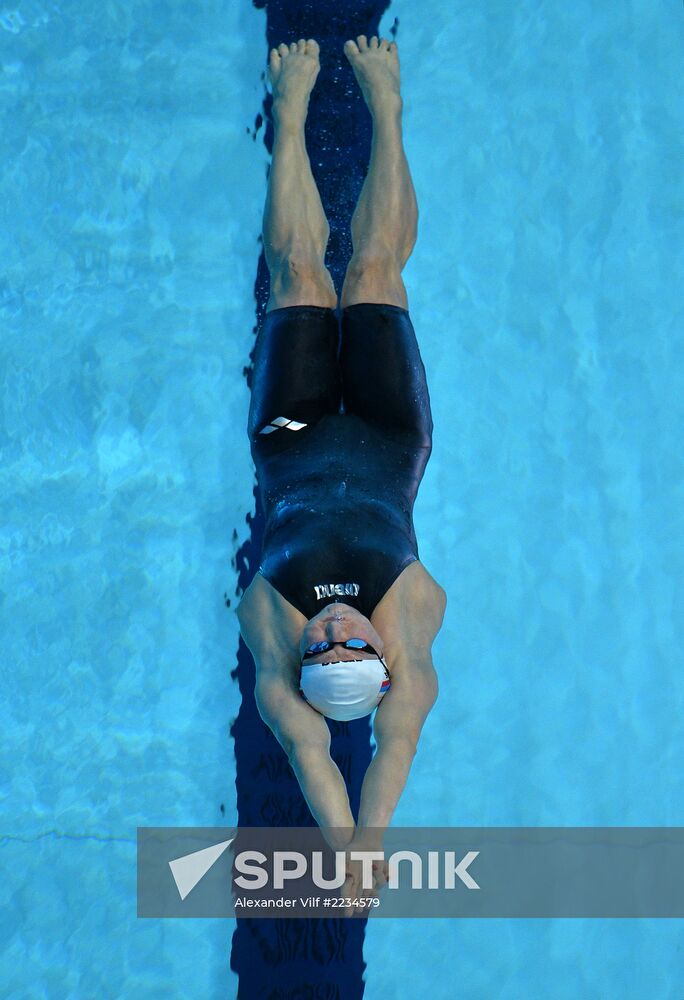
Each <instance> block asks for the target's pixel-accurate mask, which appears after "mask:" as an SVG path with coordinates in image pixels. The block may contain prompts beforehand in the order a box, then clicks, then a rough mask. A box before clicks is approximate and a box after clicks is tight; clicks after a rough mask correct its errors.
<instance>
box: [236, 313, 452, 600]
mask: <svg viewBox="0 0 684 1000" xmlns="http://www.w3.org/2000/svg"><path fill="white" fill-rule="evenodd" d="M249 436H250V442H251V450H252V457H253V459H254V463H255V465H256V470H257V480H258V483H259V490H260V495H261V502H262V504H263V508H264V514H265V518H266V527H265V532H264V542H263V550H262V557H261V564H260V566H259V570H260V572H261V573H262V575H263V576H264V577H265V578H266V579H267V580H268V581H269V583H271V584H272V585H273V587H275V589H276V590H277V591H278V592H279V593H280V594H281V595H282V596H283V597H284V598H285V599H286V600H287V601H289V602H290V604H292V605H294V607H295V608H297V609H298V610H299V611H301V613H302V614H303V615H305V616H306V617H307V618H313V616H314V615H316V614H317V613H318V612H319V611H320V610H321V609H322V608H323V607H325V605H326V604H330V603H332V602H333V601H341V602H344V603H345V604H350V605H351V606H352V607H355V608H357V609H358V610H359V611H360V612H361V613H362V614H364V615H366V617H368V618H370V616H371V614H372V613H373V610H374V608H375V606H376V605H377V604H378V603H379V601H380V600H381V598H382V597H383V596H384V594H386V593H387V591H388V590H389V588H390V587H391V585H392V584H393V583H394V581H395V580H396V579H397V577H398V576H399V574H400V573H401V572H402V571H403V570H404V569H405V568H406V567H407V566H408V565H409V564H410V563H412V562H413V561H414V560H416V559H417V558H418V545H417V542H416V536H415V531H414V528H413V504H414V502H415V498H416V494H417V492H418V486H419V485H420V481H421V479H422V477H423V473H424V471H425V466H426V465H427V461H428V459H429V457H430V452H431V450H432V417H431V413H430V398H429V395H428V388H427V383H426V380H425V369H424V367H423V363H422V360H421V357H420V351H419V349H418V343H417V341H416V336H415V332H414V329H413V325H412V323H411V320H410V319H409V314H408V312H407V311H406V310H405V309H401V308H399V307H398V306H390V305H376V304H369V303H361V304H359V305H354V306H348V307H347V308H346V309H343V310H342V336H341V341H340V331H339V325H338V319H337V313H336V311H335V310H334V309H327V308H323V307H320V306H288V307H286V308H283V309H276V310H274V311H272V312H270V313H267V314H266V317H265V320H264V323H263V326H262V328H261V330H260V332H259V336H258V338H257V344H256V352H255V361H254V378H253V385H252V401H251V406H250V413H249Z"/></svg>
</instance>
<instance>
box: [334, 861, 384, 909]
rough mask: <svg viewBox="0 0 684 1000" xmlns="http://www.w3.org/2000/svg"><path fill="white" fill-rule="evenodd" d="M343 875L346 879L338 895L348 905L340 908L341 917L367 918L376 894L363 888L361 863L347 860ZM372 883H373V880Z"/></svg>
mask: <svg viewBox="0 0 684 1000" xmlns="http://www.w3.org/2000/svg"><path fill="white" fill-rule="evenodd" d="M345 874H346V878H345V880H344V885H343V886H342V889H341V890H340V895H341V897H342V899H344V900H347V902H348V905H346V906H344V907H343V908H342V915H343V916H345V917H367V916H368V912H369V910H370V908H371V906H372V905H373V904H372V902H371V900H372V899H375V898H376V897H377V892H376V891H375V889H374V888H373V889H364V888H363V862H361V861H352V860H351V859H349V858H347V863H346V866H345ZM373 882H375V878H374V879H373Z"/></svg>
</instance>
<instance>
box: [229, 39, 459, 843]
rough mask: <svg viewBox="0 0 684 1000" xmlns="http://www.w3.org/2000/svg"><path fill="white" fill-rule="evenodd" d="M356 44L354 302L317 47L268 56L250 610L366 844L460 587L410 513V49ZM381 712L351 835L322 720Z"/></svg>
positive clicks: (410, 734) (286, 730)
mask: <svg viewBox="0 0 684 1000" xmlns="http://www.w3.org/2000/svg"><path fill="white" fill-rule="evenodd" d="M344 52H345V55H346V57H347V59H348V60H349V62H350V63H351V66H352V69H353V71H354V74H355V76H356V79H357V81H358V83H359V86H360V88H361V91H362V93H363V96H364V98H365V100H366V103H367V105H368V108H369V110H370V113H371V116H372V120H373V140H372V148H371V158H370V165H369V169H368V174H367V176H366V178H365V181H364V184H363V188H362V191H361V194H360V196H359V201H358V204H357V206H356V209H355V211H354V215H353V217H352V222H351V232H352V241H353V255H352V258H351V260H350V262H349V266H348V269H347V272H346V275H345V280H344V284H343V287H342V293H341V300H340V303H339V307H338V301H337V294H336V291H335V287H334V284H333V280H332V276H331V274H330V272H329V271H328V270H327V269H326V267H325V265H324V257H325V249H326V244H327V241H328V236H329V232H330V228H329V225H328V221H327V219H326V217H325V214H324V211H323V206H322V204H321V199H320V196H319V193H318V190H317V188H316V184H315V181H314V178H313V175H312V172H311V167H310V163H309V159H308V155H307V152H306V147H305V139H304V123H305V120H306V114H307V108H308V103H309V95H310V93H311V91H312V89H313V86H314V83H315V81H316V77H317V75H318V72H319V69H320V64H319V46H318V43H317V42H316V41H314V40H313V39H308V40H304V39H301V40H299V41H298V42H293V43H292V44H290V45H285V44H281V45H279V46H278V48H276V49H272V50H271V53H270V58H269V70H270V82H271V86H272V89H273V122H274V127H275V137H274V143H273V160H272V165H271V171H270V175H269V181H268V190H267V195H266V205H265V209H264V219H263V239H264V251H265V255H266V263H267V265H268V268H269V273H270V279H271V290H270V298H269V300H268V303H267V309H266V316H265V318H264V322H263V324H262V327H261V329H260V331H259V334H258V337H257V343H256V349H255V360H254V377H253V384H252V399H251V405H250V412H249V426H248V430H249V437H250V444H251V450H252V456H253V458H254V463H255V466H256V471H257V481H258V485H259V493H260V499H261V503H262V505H263V508H264V514H265V532H264V542H263V551H262V555H261V562H260V565H259V571H258V572H257V573H256V575H255V576H254V579H253V581H252V583H251V584H250V586H249V587H248V588H247V589H246V591H245V593H244V595H243V597H242V600H241V602H240V606H239V608H238V619H239V622H240V629H241V633H242V636H243V638H244V640H245V642H246V644H247V646H248V647H249V649H250V650H251V652H252V654H253V657H254V661H255V664H256V690H255V695H256V703H257V706H258V709H259V712H260V714H261V716H262V718H263V720H264V722H265V723H266V724H267V725H268V726H269V728H270V729H271V730H272V731H273V733H274V735H275V736H276V738H277V739H278V741H279V742H280V744H281V745H282V747H283V749H284V750H285V752H286V753H287V756H288V758H289V761H290V764H291V766H292V768H293V770H294V772H295V774H296V776H297V779H298V781H299V783H300V786H301V789H302V793H303V795H304V797H305V798H306V801H307V803H308V805H309V808H310V809H311V812H312V814H313V816H314V818H315V819H316V821H317V823H318V824H319V826H320V827H321V828H322V829H323V831H324V833H325V835H326V838H327V839H328V842H329V843H330V845H331V846H333V847H335V848H338V847H345V846H347V847H349V846H351V847H354V846H358V847H361V846H366V847H368V848H370V847H373V846H377V842H376V840H375V839H374V836H375V832H376V831H377V830H379V829H384V828H386V827H387V826H388V824H389V821H390V818H391V816H392V814H393V812H394V810H395V807H396V805H397V802H398V800H399V797H400V795H401V793H402V791H403V789H404V787H405V784H406V780H407V777H408V774H409V770H410V767H411V764H412V761H413V758H414V756H415V753H416V748H417V745H418V740H419V737H420V733H421V729H422V727H423V723H424V722H425V719H426V717H427V715H428V713H429V711H430V709H431V708H432V706H433V705H434V703H435V700H436V697H437V690H438V685H437V674H436V671H435V668H434V665H433V661H432V655H431V648H432V644H433V641H434V639H435V636H436V634H437V632H438V631H439V629H440V627H441V625H442V620H443V617H444V611H445V607H446V595H445V592H444V590H443V589H442V587H441V586H440V585H439V584H438V583H437V582H436V581H435V580H434V579H433V577H432V576H431V575H430V573H429V572H428V571H427V569H426V568H425V567H424V566H423V564H422V563H421V562H420V560H419V559H418V547H417V542H416V537H415V531H414V526H413V516H412V515H413V505H414V501H415V498H416V494H417V492H418V487H419V485H420V481H421V479H422V477H423V473H424V471H425V467H426V465H427V462H428V459H429V457H430V452H431V449H432V417H431V412H430V400H429V395H428V388H427V383H426V380H425V370H424V367H423V363H422V360H421V357H420V352H419V349H418V344H417V341H416V336H415V332H414V329H413V325H412V323H411V320H410V318H409V313H408V299H407V294H406V289H405V287H404V284H403V281H402V277H401V273H402V270H403V268H404V265H405V264H406V262H407V260H408V258H409V256H410V254H411V252H412V250H413V247H414V244H415V241H416V233H417V219H418V211H417V204H416V196H415V191H414V188H413V183H412V181H411V176H410V173H409V168H408V163H407V160H406V155H405V152H404V148H403V140H402V121H401V118H402V104H403V102H402V97H401V93H400V73H399V57H398V53H397V46H396V43H395V42H392V43H391V44H390V43H389V42H388V41H386V40H385V39H378V38H377V37H373V38H371V39H370V41H368V40H367V39H366V37H365V36H364V35H360V36H358V37H357V39H356V40H355V41H352V40H350V41H347V42H346V43H345V46H344ZM340 314H341V335H340V323H339V322H338V315H340ZM338 348H339V351H338ZM372 712H375V715H374V719H373V734H374V738H375V741H376V744H377V749H376V752H375V755H374V758H373V760H372V762H371V764H370V766H369V768H368V770H367V772H366V775H365V778H364V783H363V787H362V791H361V802H360V811H359V817H358V823H357V824H356V826H355V824H354V818H353V816H352V813H351V809H350V806H349V798H348V794H347V789H346V786H345V782H344V779H343V777H342V774H341V773H340V771H339V769H338V767H337V765H336V764H335V763H334V761H333V760H332V758H331V756H330V752H329V751H330V731H329V729H328V724H327V722H326V718H325V717H326V716H327V717H328V718H331V719H337V720H351V719H357V718H361V717H363V716H366V715H369V714H370V713H372ZM345 830H346V831H348V832H347V833H344V832H343V831H345ZM371 831H373V834H371ZM350 838H351V841H350Z"/></svg>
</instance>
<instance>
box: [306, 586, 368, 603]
mask: <svg viewBox="0 0 684 1000" xmlns="http://www.w3.org/2000/svg"><path fill="white" fill-rule="evenodd" d="M314 590H315V591H316V600H318V601H320V599H321V598H322V597H346V596H349V597H358V596H359V591H360V590H361V587H360V586H359V585H358V583H319V584H317V585H314Z"/></svg>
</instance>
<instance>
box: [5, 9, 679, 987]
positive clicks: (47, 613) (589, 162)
mask: <svg viewBox="0 0 684 1000" xmlns="http://www.w3.org/2000/svg"><path fill="white" fill-rule="evenodd" d="M291 6H294V5H291ZM381 9H382V8H381V7H378V13H379V12H380V11H381ZM273 14H274V11H273V10H271V11H267V10H263V9H256V8H255V7H254V6H252V5H250V4H249V3H248V2H247V0H244V2H242V3H240V4H238V3H228V2H226V0H211V2H208V3H206V4H203V5H201V6H198V5H192V4H189V3H187V2H173V3H168V4H155V3H151V2H140V3H138V4H135V5H127V4H124V3H122V2H118V0H112V2H110V3H108V4H106V5H93V4H88V3H85V2H84V0H74V2H72V3H71V4H69V5H59V4H55V3H49V2H43V0H30V2H21V0H19V2H18V3H16V4H15V5H11V6H9V7H7V6H6V7H3V8H0V70H1V72H0V95H1V106H2V130H1V131H0V148H1V150H2V157H1V159H0V163H1V164H2V166H0V194H1V197H0V213H1V214H2V224H1V225H0V241H1V243H2V246H1V251H2V256H1V258H0V259H1V260H2V264H1V265H0V378H1V380H2V389H3V391H2V406H3V410H2V419H1V423H0V448H1V453H0V484H1V486H0V493H1V495H0V500H1V504H2V507H1V515H2V516H1V517H0V614H1V616H2V625H1V632H2V647H3V654H4V655H3V663H4V668H5V669H4V685H3V692H4V697H3V698H2V702H1V707H0V724H1V726H2V733H3V754H2V760H1V761H0V795H1V799H0V802H1V805H2V825H1V829H0V835H1V836H0V858H1V860H2V871H3V876H2V879H0V941H2V944H1V945H0V952H1V955H2V957H1V959H0V984H1V986H0V994H1V995H2V996H6V997H8V998H12V1000H24V998H26V997H36V998H38V997H46V998H49V1000H53V998H55V1000H62V998H67V997H68V998H72V997H73V998H79V1000H80V998H89V997H95V996H97V997H101V998H109V997H112V998H126V1000H129V998H130V1000H153V998H157V997H159V998H161V997H164V998H165V1000H168V998H174V997H178V998H193V1000H194V998H211V1000H214V998H219V997H220V998H224V997H234V996H236V995H237V974H236V972H235V971H231V968H230V964H231V940H232V938H233V932H234V930H235V923H234V922H233V921H218V920H217V921H212V920H207V921H166V922H163V921H143V920H138V919H137V918H136V914H135V888H136V886H135V836H136V827H138V826H154V825H159V826H170V825H198V826H199V825H222V824H229V823H232V822H234V821H235V819H236V818H237V796H236V764H235V760H236V748H235V746H234V743H235V736H234V735H233V736H231V727H232V725H233V722H234V720H235V718H236V716H237V713H238V709H239V707H240V691H239V686H238V683H237V681H236V677H235V675H234V674H232V672H233V671H235V668H236V666H237V651H238V629H237V622H236V619H235V615H234V609H235V605H236V603H237V599H238V598H237V593H236V591H237V589H238V587H237V583H238V567H239V566H242V568H243V570H244V568H245V566H244V560H245V552H246V551H247V552H248V551H249V539H250V532H251V527H250V523H249V521H248V518H249V517H250V516H251V514H252V513H253V512H254V496H253V469H252V465H251V460H250V456H249V450H248V444H247V439H246V435H245V432H244V426H245V420H246V412H247V406H248V403H249V392H248V387H247V383H246V381H245V378H244V376H243V369H244V367H245V366H246V365H247V364H248V362H249V354H250V350H251V348H252V345H253V338H254V328H255V325H256V313H255V275H256V272H257V261H258V258H259V254H260V249H261V248H260V244H259V242H258V237H259V231H260V224H261V211H262V206H263V197H264V192H265V184H266V169H267V164H268V159H269V157H268V151H267V147H266V145H265V143H264V137H265V124H264V122H263V120H262V119H261V118H259V117H258V116H259V114H260V111H261V107H262V101H263V98H264V81H263V79H262V73H263V69H264V66H265V58H266V52H267V43H266V28H267V18H268V17H273ZM395 19H398V32H397V36H396V37H397V41H398V42H399V46H400V53H401V59H402V75H403V81H404V94H405V116H404V120H405V133H406V147H407V155H408V158H409V162H410V164H411V168H412V174H413V178H414V183H415V186H416V190H417V193H418V199H419V204H420V213H421V214H420V232H419V241H418V244H417V247H416V250H415V252H414V255H413V257H412V258H411V260H410V262H409V264H408V266H407V268H406V271H405V274H404V278H405V281H406V284H407V287H408V292H409V300H410V309H411V315H412V318H413V322H414V325H415V327H416V330H417V333H418V338H419V342H420V344H421V349H422V352H423V358H424V361H425V365H426V369H427V373H428V378H429V382H430V389H431V396H432V405H433V415H434V421H435V446H434V452H433V456H432V459H431V462H430V465H429V466H428V470H427V472H426V476H425V479H424V482H423V486H422V488H421V492H420V494H419V499H418V503H417V507H416V514H415V522H416V531H417V535H418V539H419V544H420V553H421V558H422V560H423V562H424V563H425V565H426V566H427V568H428V569H429V570H430V571H431V572H432V573H433V575H434V576H435V577H436V578H437V579H438V580H439V581H440V582H441V583H442V584H443V586H444V587H445V588H446V590H447V592H448V595H449V607H448V610H447V617H446V621H445V627H444V629H443V631H442V633H441V634H440V636H439V637H438V640H437V642H436V644H435V649H434V655H435V662H436V665H437V668H438V671H439V674H440V698H439V700H438V702H437V705H436V707H435V709H434V711H433V713H432V714H431V715H430V717H429V719H428V721H427V723H426V726H425V729H424V734H423V738H422V741H421V747H420V750H419V754H418V756H417V758H416V761H415V763H414V766H413V769H412V772H411V776H410V779H409V784H408V786H407V789H406V792H405V794H404V796H403V797H402V799H401V801H400V804H399V807H398V809H397V812H396V814H395V817H394V822H395V824H396V825H420V826H424V825H425V826H427V825H431V824H440V825H442V824H443V825H476V826H477V825H494V826H497V825H501V826H506V825H529V826H537V825H540V826H542V825H577V826H581V825H589V826H590V825H610V826H612V825H616V826H619V825H682V824H683V823H684V813H683V807H684V779H683V777H682V774H683V771H682V767H681V760H682V759H683V757H684V737H683V735H682V727H681V719H682V717H683V715H684V679H683V674H682V654H681V649H682V639H683V638H684V637H683V635H682V632H683V628H682V623H683V622H684V601H683V592H682V580H683V579H684V574H683V571H684V549H683V547H682V541H681V539H682V537H683V531H684V524H683V520H684V518H683V511H684V503H683V501H684V488H683V482H684V477H683V475H682V471H683V470H682V464H683V463H682V457H681V437H682V427H683V417H684V413H683V409H684V404H683V403H682V400H684V365H683V342H682V333H683V330H684V322H683V321H684V316H683V311H684V310H683V309H682V304H681V303H682V295H681V289H682V287H684V251H683V249H682V248H683V247H684V181H683V179H682V169H681V164H682V162H683V159H684V148H683V147H684V139H683V136H684V129H683V126H684V121H683V119H684V111H683V108H684V101H683V98H684V84H683V83H682V74H681V65H682V56H683V50H684V8H682V7H681V5H679V6H677V5H675V4H665V3H662V2H659V0H655V2H654V0H632V2H631V3H629V4H618V3H607V4H601V5H596V4H592V3H589V2H588V0H578V2H577V3H575V4H573V5H568V4H563V3H560V2H559V0H553V2H546V3H542V4H538V3H532V2H531V0H524V2H522V3H520V4H517V5H513V4H510V3H504V2H503V0H493V2H491V3H488V4H474V3H466V4H463V5H460V6H459V7H458V8H457V9H452V8H449V7H445V6H444V5H443V4H442V3H438V2H437V0H423V2H422V3H421V4H409V3H404V2H401V3H394V4H392V5H391V7H389V8H388V10H387V11H386V12H385V14H384V16H383V18H382V21H381V33H382V34H384V35H389V33H390V30H391V29H392V27H393V25H394V26H395V27H396V25H395ZM365 28H366V22H363V23H359V27H358V31H362V30H365ZM322 30H323V28H322ZM286 40H288V41H289V40H290V39H286ZM333 124H335V123H333ZM333 124H331V142H332V143H333V144H334V141H335V131H334V129H333ZM335 128H337V129H338V130H339V132H340V134H343V133H344V122H343V121H341V122H337V123H336V124H335ZM341 249H342V250H343V249H344V248H343V247H341ZM257 293H258V294H257V297H258V295H259V294H260V291H259V289H257ZM252 562H253V557H252ZM248 568H249V567H248ZM253 568H254V567H253V565H252V566H251V569H252V571H253ZM681 935H682V922H681V921H676V920H670V921H665V920H661V921H655V920H554V921H552V920H529V921H527V920H517V921H512V920H490V921H488V920H482V921H436V920H424V921H412V920H403V921H398V920H397V921H389V920H382V921H370V922H369V924H368V927H367V929H366V934H365V943H364V948H363V957H364V959H365V962H366V963H367V966H366V969H365V972H364V978H365V983H366V996H367V997H369V998H370V1000H385V998H387V1000H390V998H392V1000H394V998H401V1000H404V998H412V997H415V996H421V995H422V994H423V992H425V991H426V990H427V989H429V991H430V995H431V997H432V998H433V1000H447V998H449V1000H451V998H455V997H458V998H459V1000H492V998H497V1000H522V998H525V1000H546V998H547V997H551V996H552V997H553V998H554V1000H645V998H649V1000H651V998H652V1000H681V998H682V996H684V951H683V950H682V944H681V940H682V938H681ZM239 947H241V945H239ZM238 959H239V955H238ZM233 963H234V965H238V966H239V961H237V960H236V958H235V955H233ZM321 995H327V994H321ZM249 1000H251V998H249Z"/></svg>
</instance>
